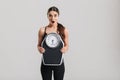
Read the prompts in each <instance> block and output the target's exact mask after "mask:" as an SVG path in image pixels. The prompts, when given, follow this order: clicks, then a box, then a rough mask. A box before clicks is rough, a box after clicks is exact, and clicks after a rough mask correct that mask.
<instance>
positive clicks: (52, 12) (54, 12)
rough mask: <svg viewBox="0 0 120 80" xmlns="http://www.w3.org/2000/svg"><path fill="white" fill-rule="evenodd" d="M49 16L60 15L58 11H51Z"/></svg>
mask: <svg viewBox="0 0 120 80" xmlns="http://www.w3.org/2000/svg"><path fill="white" fill-rule="evenodd" d="M48 14H52V15H54V14H58V13H57V12H56V11H50V12H49V13H48Z"/></svg>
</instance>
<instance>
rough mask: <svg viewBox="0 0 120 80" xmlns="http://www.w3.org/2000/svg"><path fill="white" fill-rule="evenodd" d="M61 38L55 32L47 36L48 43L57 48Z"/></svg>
mask: <svg viewBox="0 0 120 80" xmlns="http://www.w3.org/2000/svg"><path fill="white" fill-rule="evenodd" d="M59 42H60V39H59V38H58V36H57V35H55V34H48V35H47V37H46V44H47V46H49V47H50V48H55V47H57V46H58V45H59Z"/></svg>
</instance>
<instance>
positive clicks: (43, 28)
mask: <svg viewBox="0 0 120 80" xmlns="http://www.w3.org/2000/svg"><path fill="white" fill-rule="evenodd" d="M44 31H45V27H40V29H39V32H38V33H39V35H43V34H44Z"/></svg>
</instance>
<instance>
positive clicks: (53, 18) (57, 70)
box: [38, 6, 68, 80]
mask: <svg viewBox="0 0 120 80" xmlns="http://www.w3.org/2000/svg"><path fill="white" fill-rule="evenodd" d="M47 17H48V20H49V24H48V25H47V26H45V27H41V28H40V30H39V33H38V50H39V52H40V53H41V54H44V52H45V49H44V48H43V47H42V46H41V43H42V40H43V39H44V37H45V36H46V35H47V34H49V33H52V32H55V33H58V34H59V35H60V36H61V38H62V40H63V42H64V47H63V48H62V49H61V50H60V51H61V52H62V54H64V53H66V51H67V50H68V30H67V29H66V28H65V27H64V26H63V25H62V24H60V23H58V17H59V10H58V8H57V7H55V6H52V7H50V8H49V9H48V12H47ZM52 71H53V72H54V80H63V78H64V72H65V65H64V60H63V61H62V64H61V65H59V66H48V65H47V66H46V65H44V64H43V62H42V63H41V74H42V79H43V80H52Z"/></svg>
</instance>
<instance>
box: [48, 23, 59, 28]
mask: <svg viewBox="0 0 120 80" xmlns="http://www.w3.org/2000/svg"><path fill="white" fill-rule="evenodd" d="M57 25H58V24H57V23H54V24H49V25H48V27H51V28H57Z"/></svg>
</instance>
